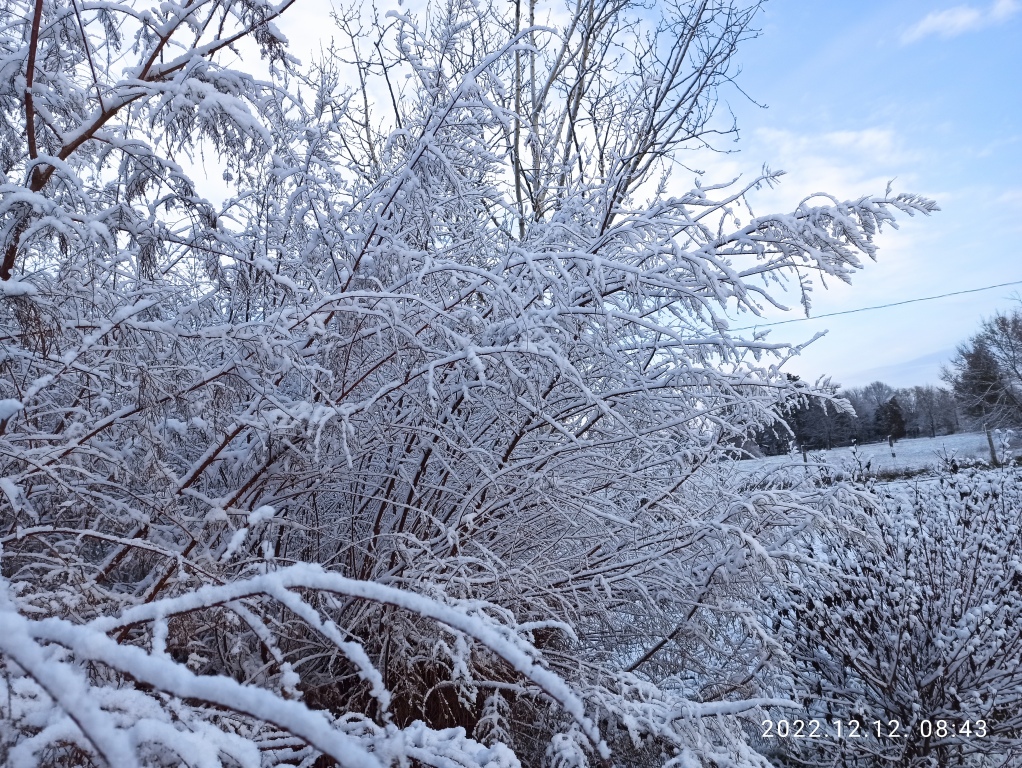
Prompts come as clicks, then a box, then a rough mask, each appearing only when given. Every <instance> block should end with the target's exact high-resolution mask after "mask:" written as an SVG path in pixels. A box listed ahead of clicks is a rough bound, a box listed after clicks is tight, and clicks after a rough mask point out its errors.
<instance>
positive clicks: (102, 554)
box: [0, 0, 934, 768]
mask: <svg viewBox="0 0 1022 768" xmlns="http://www.w3.org/2000/svg"><path fill="white" fill-rule="evenodd" d="M289 4H290V3H288V2H283V3H279V4H277V3H273V2H269V1H268V0H224V1H223V2H210V1H208V0H196V1H195V2H189V3H180V4H178V3H159V4H156V3H153V4H148V3H142V2H137V3H117V2H111V3H90V2H79V3H77V4H75V3H72V4H70V5H68V4H63V3H56V2H52V0H37V1H36V2H28V1H27V0H0V17H2V18H3V19H5V20H6V21H4V22H3V26H0V174H2V175H0V194H2V201H0V246H2V248H0V250H2V253H3V255H4V261H3V269H2V270H0V272H2V275H0V276H2V277H4V280H5V281H4V282H3V283H2V284H0V287H2V289H3V297H2V298H0V326H2V330H0V333H2V335H3V340H4V346H3V351H2V355H3V357H2V362H0V416H2V418H0V475H2V478H3V479H2V481H0V490H2V491H3V494H2V496H0V504H2V506H0V509H2V521H3V522H2V525H3V529H2V530H0V544H2V546H3V551H2V576H3V578H4V579H5V582H6V584H7V586H5V587H4V589H5V590H6V591H5V597H4V598H3V600H4V603H3V605H2V606H0V608H2V610H3V611H4V614H3V619H4V628H5V630H6V628H7V627H11V628H12V629H11V631H10V632H9V633H5V635H4V637H3V638H2V640H0V642H2V644H3V645H2V652H3V654H4V659H5V664H6V667H5V670H6V672H5V677H4V678H3V680H4V683H3V684H4V686H5V689H6V690H5V692H6V693H7V694H8V695H7V697H6V701H7V702H16V704H15V703H8V704H5V703H4V697H3V696H0V707H5V706H6V707H7V709H5V710H3V712H4V714H3V720H4V731H3V740H2V742H0V743H2V745H3V746H2V748H3V749H5V750H7V757H8V758H9V759H10V760H18V761H21V763H22V764H29V763H31V762H32V761H33V760H35V761H40V762H51V763H54V764H76V765H77V764H87V763H88V762H89V761H92V762H94V763H100V762H102V761H104V760H105V761H106V762H107V763H112V764H115V765H130V764H131V761H132V760H135V761H137V762H142V763H154V762H157V761H158V760H160V759H164V758H161V757H159V755H161V754H164V755H167V756H166V758H165V759H166V760H167V761H170V762H174V761H175V760H183V761H185V762H190V763H192V764H196V765H214V764H218V763H220V762H224V763H226V764H232V763H234V764H242V765H255V764H258V763H262V764H273V763H275V762H277V763H279V762H286V761H291V762H295V761H297V762H299V763H301V764H304V765H311V764H312V763H313V762H315V761H316V760H317V759H319V758H318V755H319V754H320V753H323V754H329V755H331V756H332V758H333V759H334V760H336V761H337V762H338V763H339V764H341V765H349V764H350V765H370V766H375V765H392V764H400V761H402V760H405V759H406V758H407V759H411V760H415V761H418V762H421V763H424V764H430V765H449V764H455V765H462V764H463V765H487V764H492V765H510V764H514V762H515V760H518V759H520V760H521V761H522V762H524V763H525V764H528V765H553V766H565V768H567V766H575V765H584V764H590V763H605V764H609V762H610V761H612V760H617V761H620V762H623V763H627V764H630V765H666V764H670V765H678V766H690V765H697V764H699V763H700V761H702V762H706V761H710V762H717V763H719V764H727V765H732V764H740V765H757V764H762V759H761V758H759V757H758V756H757V755H756V754H755V753H754V752H753V751H752V750H750V749H749V747H748V746H747V745H746V744H745V740H744V735H743V732H742V731H741V728H740V727H739V724H738V722H737V720H736V719H735V717H734V716H737V715H741V714H742V713H747V712H750V711H752V710H754V709H755V708H756V707H759V706H765V705H766V704H768V703H770V701H771V700H770V699H769V691H766V690H763V689H762V686H761V685H760V684H759V679H758V673H759V670H760V669H762V668H763V666H764V664H765V663H766V661H767V659H769V657H770V656H771V654H772V653H773V652H774V650H773V648H772V645H771V640H770V638H769V637H768V636H767V635H766V634H765V633H764V631H763V628H762V627H761V626H760V619H759V617H760V616H761V615H762V611H760V610H759V609H758V605H757V601H759V600H760V599H761V597H760V591H761V590H760V584H761V582H762V580H763V579H765V578H769V579H771V580H773V581H776V582H778V583H781V582H783V581H784V580H785V579H786V578H788V571H789V569H790V568H794V567H796V566H797V565H798V564H799V563H800V560H799V559H798V558H795V559H794V560H791V561H790V562H789V557H790V556H792V555H793V553H795V552H796V550H797V547H796V545H795V544H794V542H795V541H796V540H797V539H798V537H799V536H801V534H802V531H803V530H804V529H805V526H806V525H807V524H808V522H807V521H809V520H810V519H812V518H813V517H814V516H816V515H821V514H822V515H830V513H831V512H834V511H835V510H840V509H841V508H842V506H843V505H845V504H847V503H849V499H852V498H854V497H855V493H854V492H853V491H850V490H849V489H847V488H844V487H834V488H829V489H824V490H820V489H808V490H800V489H798V488H795V489H774V490H760V491H748V490H744V491H743V490H739V489H732V488H731V485H730V480H729V479H728V478H727V474H726V472H722V471H720V470H719V468H718V467H717V466H716V464H715V463H716V462H717V460H718V459H720V458H721V456H722V455H723V454H724V453H725V452H726V450H727V449H728V447H729V446H731V445H733V444H735V441H736V440H744V439H745V438H746V437H748V435H749V434H750V433H751V432H752V431H753V430H755V429H756V428H757V427H761V426H763V425H766V424H768V423H770V422H772V421H773V420H774V419H775V418H776V414H777V409H778V407H780V406H782V405H783V404H785V403H786V402H788V401H789V400H791V399H792V398H800V397H806V396H808V394H810V393H809V390H808V389H807V388H804V387H801V385H799V386H796V385H795V384H793V383H792V382H790V381H789V380H788V379H787V378H785V377H784V375H783V374H782V372H781V370H780V369H779V364H780V363H782V362H783V360H784V359H785V358H786V357H787V356H789V355H790V354H792V353H793V351H794V350H793V349H792V348H791V347H789V346H787V345H785V344H782V343H775V342H771V341H769V340H767V338H766V337H765V335H762V334H761V335H756V336H754V337H749V336H743V335H741V334H737V333H733V332H730V331H729V330H728V328H729V324H728V322H727V316H728V315H729V314H730V315H736V314H738V315H742V314H745V315H751V314H756V313H758V312H760V310H761V309H762V308H763V307H764V306H767V305H773V304H776V303H777V302H776V300H775V299H773V298H772V297H771V295H770V294H769V293H768V291H767V289H768V287H770V286H771V284H772V283H774V284H776V283H779V282H783V281H788V282H790V283H791V284H792V285H798V286H800V288H801V290H802V293H801V297H802V302H803V304H804V305H805V307H806V308H808V306H809V291H810V289H811V287H812V284H813V276H814V274H815V273H822V274H824V275H827V276H833V277H836V278H838V279H842V280H847V279H849V277H850V276H851V275H852V273H853V272H854V271H855V270H856V269H858V268H859V267H860V266H861V265H860V261H859V258H860V257H861V256H862V255H863V254H865V255H867V256H869V257H873V256H874V254H875V244H874V241H873V238H874V235H875V234H876V233H877V232H878V231H879V230H880V228H881V226H882V225H883V224H890V223H893V216H894V214H895V213H899V212H900V213H907V214H912V213H914V212H929V211H930V210H932V209H933V208H934V206H933V204H932V203H931V202H929V201H927V200H924V199H921V198H918V197H915V196H911V195H892V194H891V193H890V192H889V191H888V193H887V194H886V195H885V196H881V197H875V198H873V197H871V198H863V199H860V200H856V201H851V202H840V201H836V200H832V199H829V198H812V199H807V200H806V201H804V202H803V203H802V205H800V206H799V207H798V209H797V210H796V211H794V212H793V213H790V214H781V215H768V216H755V215H753V213H752V212H751V210H750V209H749V201H748V199H747V195H749V194H751V193H752V192H754V190H755V189H756V188H757V187H758V186H759V185H761V184H772V183H774V182H775V181H776V179H777V176H778V175H777V174H770V173H767V174H765V175H764V176H763V177H761V178H758V179H753V180H750V181H749V182H748V183H744V184H725V185H709V184H707V185H703V186H697V187H696V188H695V189H692V190H690V191H685V192H680V191H675V190H679V189H680V187H678V183H677V182H676V181H675V180H674V179H673V178H672V176H671V170H672V162H673V161H672V158H673V156H674V153H675V152H677V151H679V150H681V149H693V148H698V147H700V146H702V145H703V143H704V142H706V141H707V140H709V139H710V138H711V137H712V136H713V135H714V134H715V133H717V132H719V130H720V129H721V128H722V127H723V128H724V129H726V128H727V126H726V125H724V126H721V125H719V124H717V123H715V122H713V118H712V112H713V105H714V103H715V99H716V95H717V90H718V88H722V87H726V86H727V84H728V83H729V81H730V78H731V76H732V74H733V72H732V68H731V57H732V54H733V52H734V50H735V48H736V46H737V45H738V44H739V43H740V42H741V41H742V40H743V39H744V38H746V37H748V36H749V34H750V26H749V25H750V24H751V22H752V18H753V15H754V12H755V10H756V4H755V3H753V4H752V5H751V6H749V7H743V6H741V5H740V4H738V3H731V2H715V3H695V4H692V5H687V4H682V5H677V6H675V5H672V4H665V5H663V6H662V8H661V10H662V16H661V17H660V18H654V17H652V16H651V15H650V13H649V12H648V9H646V8H645V6H643V5H642V4H640V3H635V4H632V3H629V2H624V3H621V2H594V3H589V4H582V5H579V6H578V7H577V8H575V9H574V10H571V11H570V12H569V13H568V14H567V15H566V16H565V14H564V13H562V12H558V13H556V14H555V15H554V16H553V17H551V18H552V21H551V22H550V23H549V24H546V25H545V26H538V25H536V23H537V20H538V19H541V18H546V17H547V15H548V14H547V12H548V11H549V10H551V9H548V8H547V7H546V6H541V5H539V4H537V3H532V4H530V5H529V6H528V7H525V6H524V5H523V4H515V5H514V6H513V7H505V5H504V4H499V5H496V4H495V5H487V4H486V3H458V2H451V3H448V4H445V5H440V6H437V7H435V8H432V9H430V10H428V11H427V12H424V13H423V14H421V15H420V16H418V17H415V16H413V15H410V14H405V13H404V12H401V13H390V14H389V15H388V16H386V17H385V18H383V19H367V17H364V16H362V17H360V16H359V14H358V13H356V12H354V11H352V12H350V13H347V14H342V15H341V16H340V18H339V24H340V28H341V31H342V33H344V34H346V35H347V36H348V37H347V42H346V43H345V44H343V45H341V44H338V47H337V48H336V49H334V51H333V52H332V54H330V55H327V56H326V57H325V58H324V59H323V60H322V61H320V62H317V63H316V64H315V65H313V66H310V67H307V68H301V67H299V65H298V64H297V62H295V61H294V60H293V59H291V58H289V56H288V55H287V53H286V48H285V42H284V40H283V37H282V36H281V35H280V33H279V32H278V31H277V30H276V28H275V27H274V24H273V22H274V19H275V18H276V17H277V15H278V14H279V13H280V12H282V11H283V10H286V8H287V6H288V5H289ZM551 8H552V7H551ZM658 8H659V6H658ZM245 46H248V48H246V47H245ZM256 49H258V50H260V51H261V52H262V54H263V55H264V57H265V62H266V63H265V64H262V65H259V66H260V67H261V68H263V69H265V74H264V75H263V76H261V77H260V76H257V74H255V72H256V67H255V66H253V67H252V68H250V70H248V71H246V70H243V69H239V68H238V67H240V66H241V64H238V63H237V62H238V61H241V62H244V61H249V62H251V61H253V58H254V57H253V56H252V55H251V54H253V52H254V51H255V50H256ZM235 53H240V54H242V56H241V58H240V59H239V58H238V57H237V56H236V55H235ZM232 61H233V62H235V63H234V64H230V62H232ZM347 84H353V85H347ZM26 124H27V130H26ZM188 159H190V161H191V162H186V160H188ZM197 162H202V163H205V164H206V166H207V176H208V175H209V171H211V170H212V171H213V172H214V173H216V174H220V175H222V177H223V179H224V184H226V185H227V189H228V192H227V193H226V200H225V201H224V202H223V203H222V204H221V203H214V202H213V201H212V200H211V198H213V197H214V196H215V195H214V192H215V190H213V189H212V188H209V189H207V188H205V187H203V186H202V183H201V181H200V180H201V177H200V176H197V175H194V174H192V173H191V171H190V170H189V168H192V167H194V165H195V164H196V163H197ZM206 183H208V182H206ZM740 219H741V220H740ZM305 564H312V565H314V566H316V568H318V569H322V570H316V569H311V570H310V568H311V566H308V567H307V566H306V565H305ZM310 574H311V575H310ZM307 577H308V579H311V581H309V580H307ZM313 577H314V578H313ZM498 641H499V642H498ZM64 691H70V692H71V693H69V694H67V695H65V693H64ZM61 712H62V713H63V714H60V713H61ZM704 715H707V716H705V717H704ZM708 715H717V716H714V717H710V716H708ZM725 716H726V717H725ZM459 729H460V730H459ZM466 734H468V735H471V736H473V737H475V738H474V739H473V738H469V736H468V735H466ZM480 741H485V742H486V743H487V745H488V746H486V747H484V746H482V745H481V744H480ZM498 742H504V743H498ZM165 747H169V748H170V750H171V752H170V753H168V752H166V749H165ZM510 750H513V751H514V753H515V755H517V757H513V756H512V753H511V751H510ZM175 754H176V756H175ZM612 756H614V757H612ZM445 760H449V761H454V762H453V763H450V762H444V761H445ZM321 764H322V763H321Z"/></svg>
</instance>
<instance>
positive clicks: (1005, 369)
mask: <svg viewBox="0 0 1022 768" xmlns="http://www.w3.org/2000/svg"><path fill="white" fill-rule="evenodd" d="M788 378H789V380H791V381H793V382H797V381H798V377H797V376H793V375H791V374H788ZM941 378H942V379H943V380H944V381H945V382H946V383H947V384H948V387H947V388H946V389H945V388H944V387H934V386H925V387H908V388H905V389H895V388H894V387H891V386H889V385H888V384H885V383H884V382H882V381H874V382H873V383H872V384H870V385H868V386H865V387H857V388H853V389H845V390H840V391H839V390H838V389H837V388H836V387H833V388H827V387H823V388H819V387H816V388H813V391H814V392H815V394H814V395H812V396H810V395H807V396H806V397H803V398H801V399H800V400H798V401H796V402H795V403H794V404H791V405H789V406H788V407H787V408H786V409H785V411H784V412H783V414H782V416H783V423H778V424H775V425H774V426H772V427H768V428H766V429H764V430H762V431H760V432H759V433H757V434H756V435H755V436H754V440H755V443H756V445H758V446H759V449H760V450H761V451H762V452H763V453H765V454H766V455H768V456H775V455H777V454H780V453H787V452H788V451H789V450H791V449H792V448H793V447H798V448H806V449H808V450H822V449H825V448H835V447H838V446H843V445H851V444H852V442H858V443H873V442H879V441H881V440H886V439H888V437H892V438H894V439H895V440H898V439H900V438H902V437H927V436H929V437H937V436H938V435H949V434H952V433H954V432H957V431H959V430H963V429H964V430H993V429H1004V428H1008V429H1014V430H1018V429H1022V308H1016V309H1013V310H1012V311H1010V312H997V313H995V314H994V315H993V317H990V318H988V319H986V320H984V321H983V322H982V323H981V324H980V329H979V332H978V333H976V334H974V335H973V336H972V337H971V338H970V339H969V340H968V341H966V342H964V343H963V344H960V345H959V346H958V349H957V350H956V352H955V355H954V357H952V358H951V360H950V361H949V363H948V365H947V366H946V367H945V368H944V370H943V372H942V373H941ZM807 392H808V388H807ZM841 400H844V401H847V404H850V405H851V407H852V410H853V411H854V412H849V411H848V410H846V408H845V405H846V404H845V403H842V402H841ZM785 425H787V428H786V427H785ZM743 449H744V450H746V451H749V449H751V446H750V445H748V444H746V445H745V446H743Z"/></svg>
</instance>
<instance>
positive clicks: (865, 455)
mask: <svg viewBox="0 0 1022 768" xmlns="http://www.w3.org/2000/svg"><path fill="white" fill-rule="evenodd" d="M995 441H996V438H995ZM998 450H999V451H1000V448H998ZM893 452H894V455H892V449H891V448H890V446H888V445H887V443H886V442H885V443H871V444H868V445H860V446H859V447H858V457H859V461H860V462H861V463H862V464H863V465H865V464H866V462H871V464H870V468H871V469H872V470H873V471H875V472H884V473H886V472H919V471H921V470H926V469H932V468H935V467H936V466H937V463H938V462H939V460H940V457H943V456H945V455H947V456H949V457H950V456H956V457H958V458H959V459H970V460H971V459H983V460H984V461H989V460H990V449H989V448H988V447H987V439H986V435H985V434H983V433H982V432H965V433H960V434H957V435H944V436H941V437H919V438H915V439H912V440H899V441H897V442H896V443H895V444H894V449H893ZM809 461H810V462H816V463H827V464H831V465H834V466H837V467H843V466H845V465H850V464H851V463H852V461H853V454H852V449H851V448H850V447H849V448H835V449H833V450H830V451H810V453H809ZM792 463H795V464H797V465H802V455H801V454H793V455H786V456H768V457H766V458H762V459H749V460H746V461H741V462H738V469H739V471H740V472H750V473H751V472H762V471H770V470H776V469H780V468H782V467H785V466H791V464H792Z"/></svg>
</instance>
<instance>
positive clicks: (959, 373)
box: [944, 310, 1022, 429]
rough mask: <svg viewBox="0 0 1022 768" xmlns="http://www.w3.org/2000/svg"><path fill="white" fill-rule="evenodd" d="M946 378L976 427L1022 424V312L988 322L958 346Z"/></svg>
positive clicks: (1005, 315)
mask: <svg viewBox="0 0 1022 768" xmlns="http://www.w3.org/2000/svg"><path fill="white" fill-rule="evenodd" d="M944 378H945V380H946V381H947V382H948V383H949V384H950V385H951V388H952V389H953V390H954V393H955V398H956V399H957V401H958V403H959V407H960V408H961V410H962V413H963V415H964V416H965V417H966V418H968V419H969V420H970V421H971V422H972V423H973V424H975V425H977V426H979V427H984V428H987V429H990V428H992V427H1007V426H1017V425H1018V424H1020V423H1022V311H1018V310H1015V311H1014V312H1011V313H1009V314H1001V313H998V314H996V315H994V317H992V318H990V319H989V320H985V321H984V322H983V324H982V327H981V328H980V332H979V333H977V334H976V335H975V336H973V337H972V338H971V339H970V340H969V341H968V342H967V343H965V344H962V345H961V346H959V347H958V350H957V353H956V354H955V357H954V359H953V360H952V361H951V365H950V366H949V367H948V368H947V369H946V370H945V371H944Z"/></svg>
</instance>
